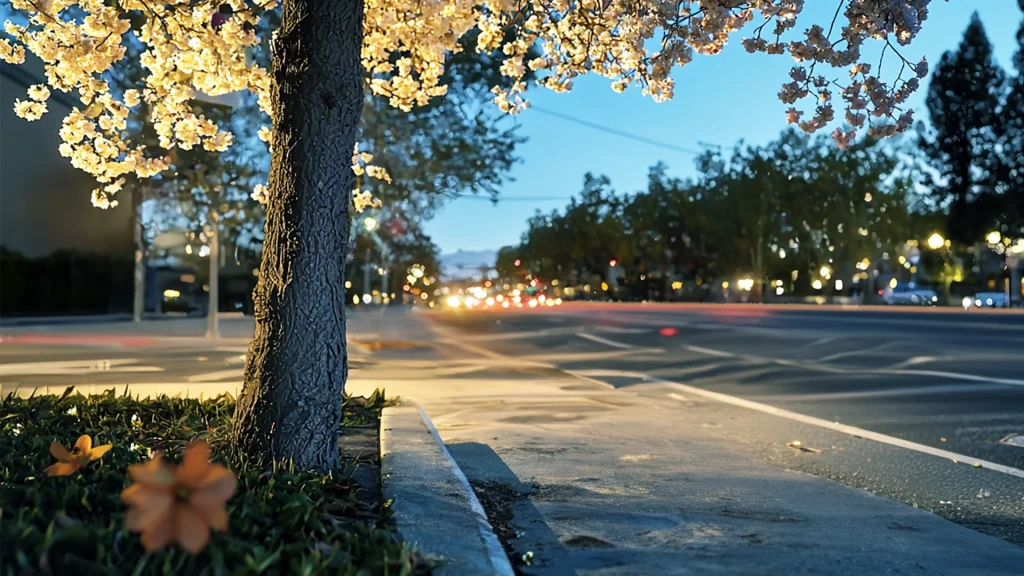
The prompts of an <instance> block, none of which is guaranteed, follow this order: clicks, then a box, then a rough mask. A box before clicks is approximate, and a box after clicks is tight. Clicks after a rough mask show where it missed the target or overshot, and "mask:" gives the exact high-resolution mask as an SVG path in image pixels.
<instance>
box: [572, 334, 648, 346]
mask: <svg viewBox="0 0 1024 576" xmlns="http://www.w3.org/2000/svg"><path fill="white" fill-rule="evenodd" d="M576 335H577V336H579V337H580V338H586V339H587V340H592V341H594V342H597V343H599V344H604V345H605V346H611V347H612V348H621V349H623V350H630V349H632V348H636V346H633V345H632V344H626V343H623V342H616V341H614V340H609V339H607V338H601V337H600V336H595V335H593V334H587V333H586V332H577V333H576Z"/></svg>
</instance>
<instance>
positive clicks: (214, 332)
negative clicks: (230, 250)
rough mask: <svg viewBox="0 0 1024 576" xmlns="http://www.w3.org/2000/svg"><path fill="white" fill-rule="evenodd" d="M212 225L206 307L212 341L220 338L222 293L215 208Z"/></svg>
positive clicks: (207, 335) (209, 236) (207, 332)
mask: <svg viewBox="0 0 1024 576" xmlns="http://www.w3.org/2000/svg"><path fill="white" fill-rule="evenodd" d="M209 214H210V225H209V227H208V230H207V231H206V234H207V237H208V238H207V242H208V244H209V246H210V254H209V255H208V257H209V258H210V295H209V300H208V303H207V306H206V337H207V338H211V339H217V338H220V326H219V322H218V321H219V318H218V306H219V302H218V295H219V292H220V282H219V276H220V229H219V228H220V222H219V220H220V217H219V216H218V215H217V210H216V209H215V208H210V213H209Z"/></svg>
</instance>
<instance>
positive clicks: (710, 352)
mask: <svg viewBox="0 0 1024 576" xmlns="http://www.w3.org/2000/svg"><path fill="white" fill-rule="evenodd" d="M683 348H686V349H687V350H689V351H690V352H696V353H698V354H706V355H708V356H721V357H722V358H733V357H735V356H736V355H735V354H733V353H732V352H726V351H724V350H713V349H711V348H703V347H701V346H690V345H686V346H683Z"/></svg>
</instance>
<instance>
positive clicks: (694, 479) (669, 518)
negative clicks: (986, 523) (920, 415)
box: [349, 315, 1024, 575]
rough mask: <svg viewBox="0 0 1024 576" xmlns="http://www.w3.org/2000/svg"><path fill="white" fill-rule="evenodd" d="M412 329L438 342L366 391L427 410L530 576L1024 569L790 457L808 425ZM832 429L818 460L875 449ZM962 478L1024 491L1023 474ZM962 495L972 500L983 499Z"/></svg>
mask: <svg viewBox="0 0 1024 576" xmlns="http://www.w3.org/2000/svg"><path fill="white" fill-rule="evenodd" d="M399 321H400V322H401V323H403V324H404V326H401V327H397V328H395V327H393V328H392V330H393V333H395V334H401V335H403V338H406V339H411V338H421V339H422V338H427V339H429V340H430V341H432V342H433V343H434V344H435V347H434V349H431V350H426V351H424V350H416V351H415V352H414V353H412V354H410V353H408V352H403V351H394V352H391V353H389V354H388V355H389V356H390V357H389V358H387V359H386V361H383V360H384V359H383V358H382V357H381V356H379V355H377V356H375V357H374V359H373V360H372V361H371V362H368V363H367V364H365V365H363V366H361V367H360V369H359V370H357V371H354V372H353V374H352V380H351V382H350V384H349V390H350V391H351V392H352V393H356V394H361V393H365V392H368V391H370V390H372V389H373V388H376V387H383V388H386V390H387V392H388V394H389V395H399V396H403V397H409V398H413V399H416V400H418V401H420V402H421V403H422V404H423V405H424V407H425V409H426V411H427V413H428V414H429V415H430V416H431V417H432V418H433V420H434V423H435V424H436V426H437V429H438V431H439V432H440V434H441V436H442V438H443V439H444V441H445V443H446V444H447V446H448V448H449V450H450V452H451V454H452V455H453V456H454V458H455V460H456V462H457V463H458V465H459V466H460V467H461V468H462V470H463V472H464V473H465V475H466V476H467V477H468V479H469V480H470V482H471V483H472V484H473V485H474V487H475V488H476V489H477V493H478V496H479V497H480V500H481V501H482V503H483V504H484V507H485V508H487V509H488V515H489V517H490V520H491V524H493V525H494V527H495V530H496V532H498V535H499V536H500V537H502V538H503V540H504V543H505V546H506V550H507V551H509V553H510V556H511V557H512V559H513V562H514V563H517V564H518V566H517V569H519V570H520V571H521V572H523V573H527V574H534V573H536V574H650V573H657V574H662V573H665V574H707V573H714V574H790V573H797V574H811V573H813V574H972V575H973V574H1007V575H1009V574H1020V573H1021V566H1024V549H1022V548H1020V547H1017V546H1015V545H1013V544H1011V543H1009V542H1006V541H1003V540H999V539H996V538H993V537H990V536H986V535H984V534H981V533H979V532H976V531H973V530H970V529H968V528H965V527H962V526H959V525H957V524H954V523H952V522H949V521H947V520H944V519H942V518H940V517H938V516H935V515H933V514H931V513H929V512H925V511H924V510H921V509H915V508H914V507H910V506H906V505H904V504H900V503H897V502H894V501H891V500H887V499H884V498H881V497H878V496H874V495H871V494H869V493H867V492H864V491H861V490H857V489H853V488H849V487H846V486H843V485H840V484H837V483H834V482H831V481H829V480H825V479H822V478H819V477H816V476H812V475H809V474H804V473H800V472H795V471H793V468H797V467H799V466H800V463H801V461H803V460H807V459H812V458H817V457H823V456H824V455H821V454H817V453H815V452H805V451H802V450H800V449H794V448H790V447H788V446H786V443H787V441H788V440H797V439H800V438H805V439H806V438H808V437H809V435H810V432H809V430H808V429H807V428H806V427H805V426H802V425H800V424H798V423H794V422H791V421H788V420H782V419H779V418H776V417H773V416H771V415H767V414H763V413H758V412H753V411H750V410H746V409H743V408H740V407H736V406H729V405H725V404H721V403H718V402H715V401H712V400H708V399H703V398H699V397H687V396H685V395H683V394H676V396H675V402H674V403H673V404H671V405H666V404H665V403H664V401H663V400H662V398H664V392H665V391H664V390H661V389H659V386H662V385H659V384H641V383H638V384H637V385H635V386H630V387H628V388H621V389H613V388H610V387H608V386H606V385H603V384H602V383H599V382H594V381H587V380H583V379H579V378H574V377H572V376H569V375H566V374H564V373H561V372H558V371H556V370H553V369H551V368H549V367H545V366H544V365H542V364H539V363H536V362H530V361H529V360H528V359H522V358H508V357H502V356H500V355H497V354H493V353H489V352H488V351H487V350H486V349H485V348H482V347H478V346H475V345H474V344H473V343H472V341H471V340H470V339H463V337H461V336H460V337H456V338H453V337H452V335H450V334H448V335H445V334H439V333H434V332H431V331H430V330H429V327H428V326H426V325H425V324H424V323H423V322H421V321H419V320H418V319H417V318H416V317H415V315H410V316H408V317H407V318H405V319H401V320H399ZM393 326H394V324H393ZM656 392H657V394H656ZM817 434H818V435H817V436H815V440H816V446H817V449H821V450H825V451H828V452H833V453H834V454H837V455H840V456H838V457H841V454H842V451H843V450H851V451H855V450H857V449H858V447H859V446H860V445H861V444H862V443H868V442H870V441H869V440H863V439H857V438H853V437H850V436H842V435H834V436H831V437H829V436H823V435H821V433H820V432H818V433H817ZM818 442H822V443H825V442H827V444H817V443H818ZM891 450H892V451H894V454H896V457H906V458H911V457H924V456H921V455H913V454H909V453H908V454H905V455H904V454H902V453H900V452H899V449H897V448H891ZM766 454H768V456H766ZM927 457H928V458H934V457H932V456H927ZM934 459H935V463H936V466H940V465H945V464H943V462H942V461H941V459H938V458H934ZM946 464H948V463H946ZM955 470H956V472H955V473H965V474H972V473H976V474H977V480H978V485H979V486H987V487H989V488H990V489H991V490H993V491H995V492H998V493H1000V494H1004V495H1005V494H1011V495H1012V494H1016V498H1021V497H1022V496H1024V482H1021V481H1020V479H1018V478H1012V477H1006V476H1005V475H999V474H998V473H996V472H992V471H989V470H972V469H971V468H970V467H964V466H960V467H959V468H956V469H955ZM853 473H854V474H856V471H854V472H853ZM940 473H942V474H945V473H948V471H947V470H946V469H945V468H942V469H940ZM1011 497H1012V496H1011ZM951 499H952V500H956V501H957V502H956V505H961V504H962V505H965V506H966V505H971V504H973V502H971V500H973V499H975V495H974V494H963V495H961V494H956V495H951ZM1021 505H1022V506H1024V500H1021Z"/></svg>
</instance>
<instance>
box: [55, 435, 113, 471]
mask: <svg viewBox="0 0 1024 576" xmlns="http://www.w3.org/2000/svg"><path fill="white" fill-rule="evenodd" d="M108 450H110V444H104V445H103V446H97V447H95V448H93V447H92V438H90V437H89V436H88V435H86V434H82V435H81V436H79V437H78V441H77V442H75V446H74V448H72V449H71V452H68V451H67V449H66V448H64V446H63V445H62V444H61V443H60V442H57V441H56V440H54V441H53V442H51V443H50V454H53V457H54V458H56V459H57V463H56V464H51V465H49V466H47V467H46V469H45V470H43V472H45V473H46V475H47V476H70V475H71V474H74V473H75V471H77V470H78V469H79V468H81V467H82V466H85V465H86V464H87V463H88V462H89V461H90V460H99V459H100V458H101V457H103V455H104V454H106V453H107V451H108Z"/></svg>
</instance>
